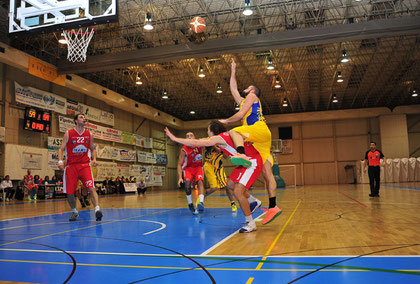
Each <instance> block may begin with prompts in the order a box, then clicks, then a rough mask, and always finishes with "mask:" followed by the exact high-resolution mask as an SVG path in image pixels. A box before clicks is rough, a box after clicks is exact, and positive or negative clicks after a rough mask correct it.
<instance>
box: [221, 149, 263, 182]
mask: <svg viewBox="0 0 420 284" xmlns="http://www.w3.org/2000/svg"><path fill="white" fill-rule="evenodd" d="M249 160H250V161H251V163H252V164H251V166H250V167H249V168H245V167H242V166H238V167H236V168H235V169H234V170H233V172H232V173H231V174H230V176H229V179H231V180H232V181H233V182H235V183H240V184H242V185H243V186H245V188H246V189H249V188H250V187H251V185H253V184H254V182H255V181H256V180H257V179H258V177H259V176H260V173H261V170H262V168H263V162H262V159H261V156H260V155H258V156H256V157H253V158H250V159H249Z"/></svg>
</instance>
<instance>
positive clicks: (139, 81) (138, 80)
mask: <svg viewBox="0 0 420 284" xmlns="http://www.w3.org/2000/svg"><path fill="white" fill-rule="evenodd" d="M142 84H143V82H142V81H141V77H140V75H139V74H137V77H136V85H142Z"/></svg>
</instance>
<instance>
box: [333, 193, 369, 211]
mask: <svg viewBox="0 0 420 284" xmlns="http://www.w3.org/2000/svg"><path fill="white" fill-rule="evenodd" d="M337 191H338V193H340V194H341V195H343V196H345V197H347V198H349V199H351V200H353V201H355V202H357V203H358V204H359V205H360V206H363V207H365V208H369V206H367V205H366V204H364V203H362V202H360V201H359V200H357V199H355V198H353V197H351V196H349V195H347V194H345V193H343V192H341V191H339V190H337Z"/></svg>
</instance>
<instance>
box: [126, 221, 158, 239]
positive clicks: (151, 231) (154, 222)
mask: <svg viewBox="0 0 420 284" xmlns="http://www.w3.org/2000/svg"><path fill="white" fill-rule="evenodd" d="M133 221H134V220H133ZM139 221H142V222H150V223H156V224H159V225H161V227H160V228H159V229H156V230H153V231H150V232H147V233H144V234H143V236H145V235H149V234H152V233H154V232H157V231H160V230H163V229H165V228H166V224H164V223H161V222H158V221H149V220H139Z"/></svg>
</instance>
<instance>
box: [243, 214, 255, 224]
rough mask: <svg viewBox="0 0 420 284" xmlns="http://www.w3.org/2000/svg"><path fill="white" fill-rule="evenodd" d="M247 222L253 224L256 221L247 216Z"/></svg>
mask: <svg viewBox="0 0 420 284" xmlns="http://www.w3.org/2000/svg"><path fill="white" fill-rule="evenodd" d="M245 221H246V222H248V223H251V222H254V219H252V216H251V215H249V216H245Z"/></svg>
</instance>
